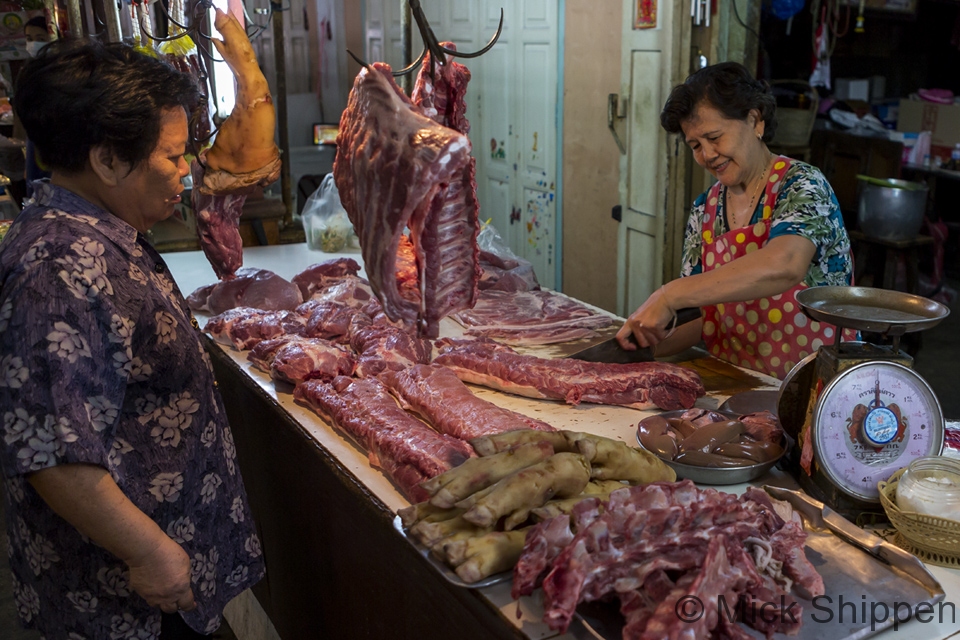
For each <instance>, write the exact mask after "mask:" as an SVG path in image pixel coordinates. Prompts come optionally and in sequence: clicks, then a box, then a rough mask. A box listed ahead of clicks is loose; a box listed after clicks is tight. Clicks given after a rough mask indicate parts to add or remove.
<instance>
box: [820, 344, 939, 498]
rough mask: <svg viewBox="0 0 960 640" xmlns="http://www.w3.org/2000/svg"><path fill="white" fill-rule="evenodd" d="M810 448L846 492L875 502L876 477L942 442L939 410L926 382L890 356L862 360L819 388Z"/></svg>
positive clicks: (886, 474)
mask: <svg viewBox="0 0 960 640" xmlns="http://www.w3.org/2000/svg"><path fill="white" fill-rule="evenodd" d="M813 420H814V421H813V451H814V456H815V457H816V460H817V462H818V463H819V464H820V467H821V468H822V469H823V471H824V473H826V475H827V477H828V478H829V479H830V481H831V482H832V483H833V484H834V485H836V486H837V488H839V489H840V490H841V491H843V492H844V493H847V494H848V495H850V496H852V497H854V498H857V499H859V500H864V501H867V502H879V500H880V494H879V492H878V491H877V482H879V481H881V480H886V479H887V478H889V477H890V476H891V475H892V474H893V473H894V472H895V471H897V470H898V469H901V468H903V467H905V466H907V465H908V464H910V462H911V461H913V460H915V459H916V458H921V457H923V456H933V455H938V454H939V453H940V451H941V450H942V448H943V434H944V428H943V413H942V412H941V410H940V403H939V402H937V397H936V396H935V395H934V393H933V390H932V389H931V388H930V385H928V384H927V383H926V381H925V380H924V379H923V378H921V377H920V376H919V375H918V374H917V373H916V372H915V371H913V370H912V369H908V368H907V367H904V366H903V365H900V364H897V363H894V362H882V361H876V362H864V363H862V364H858V365H856V366H855V367H851V368H850V369H847V370H846V371H843V372H841V373H840V374H838V375H837V376H836V377H835V378H834V379H833V380H831V381H830V383H829V384H828V385H827V386H826V387H825V388H824V390H823V393H822V394H820V397H819V399H818V400H817V406H816V408H815V409H814V416H813Z"/></svg>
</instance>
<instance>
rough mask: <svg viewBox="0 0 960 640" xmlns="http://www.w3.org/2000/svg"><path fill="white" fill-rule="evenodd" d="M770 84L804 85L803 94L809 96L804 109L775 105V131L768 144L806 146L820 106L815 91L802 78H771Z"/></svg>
mask: <svg viewBox="0 0 960 640" xmlns="http://www.w3.org/2000/svg"><path fill="white" fill-rule="evenodd" d="M770 85H771V86H776V85H791V86H793V87H800V86H802V87H805V91H803V93H804V95H806V96H807V97H808V98H810V106H809V107H808V108H806V109H793V108H790V107H777V132H776V134H774V136H773V140H772V141H771V142H770V144H772V145H776V146H780V147H805V146H807V145H808V144H810V134H811V132H813V123H814V121H815V120H816V119H817V111H818V110H819V108H820V98H819V96H818V95H817V92H816V91H815V90H814V89H813V87H811V86H810V85H809V84H808V83H806V82H804V81H803V80H773V81H771V82H770Z"/></svg>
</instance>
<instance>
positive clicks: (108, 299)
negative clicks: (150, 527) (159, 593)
mask: <svg viewBox="0 0 960 640" xmlns="http://www.w3.org/2000/svg"><path fill="white" fill-rule="evenodd" d="M34 186H35V192H34V201H32V203H31V204H29V206H27V207H26V208H24V210H23V212H22V213H21V214H20V215H19V217H18V218H17V220H16V221H15V223H14V225H13V226H12V227H11V229H10V232H9V234H8V235H7V237H6V238H5V239H4V241H3V243H2V244H0V418H2V424H0V438H2V446H0V466H2V468H3V473H4V477H5V488H6V491H5V494H6V500H7V502H6V507H7V524H8V536H9V548H8V549H7V552H8V555H9V558H10V564H11V568H12V569H13V575H14V597H15V600H16V605H17V609H18V611H19V614H20V618H21V621H22V622H23V624H24V625H25V626H27V627H33V628H36V629H38V630H39V631H40V633H41V634H42V635H43V636H44V637H45V638H46V640H54V639H59V638H69V639H71V640H79V639H80V638H89V639H90V640H94V639H96V640H103V639H110V640H118V639H121V638H138V639H140V638H156V637H157V636H158V634H159V631H160V610H159V609H157V608H154V607H150V606H148V605H147V604H146V602H145V601H144V600H143V599H142V598H141V597H140V596H139V595H137V594H136V593H135V592H133V590H132V589H131V588H130V584H129V581H128V571H127V568H126V566H125V565H124V563H123V562H121V561H120V560H119V559H118V558H116V557H115V556H113V555H111V554H110V553H109V552H107V551H105V550H104V549H102V548H100V547H98V546H96V545H94V544H92V543H91V542H90V541H89V539H87V538H85V537H84V536H82V535H81V534H80V533H79V532H78V531H77V530H76V529H75V528H73V527H72V526H70V525H69V524H67V523H66V522H64V521H63V520H62V519H60V517H59V516H57V515H56V514H55V513H54V512H53V511H52V510H51V509H50V508H49V507H48V506H47V505H46V503H45V502H44V501H43V500H42V499H41V498H40V496H39V495H38V494H37V492H36V491H35V490H34V489H33V487H32V486H31V485H30V483H29V482H26V480H25V475H26V474H29V473H30V472H32V471H37V470H39V469H45V468H47V467H52V466H54V465H57V464H76V463H85V464H93V465H99V466H101V467H103V468H105V469H107V470H108V471H109V472H110V474H111V476H113V479H114V480H115V481H116V483H117V485H118V486H119V487H120V489H121V490H122V491H123V493H124V494H125V495H126V496H127V497H128V498H129V499H130V500H131V501H132V502H133V503H134V504H135V505H136V506H137V507H138V508H139V509H140V510H142V511H143V512H144V513H146V514H147V515H148V516H150V517H151V518H152V519H153V520H154V521H155V522H156V523H157V524H158V525H159V526H160V527H161V528H162V529H163V530H164V531H165V532H166V533H167V535H169V536H170V537H171V538H172V539H173V540H175V541H176V542H178V543H179V544H180V545H181V546H182V547H183V549H184V550H185V551H186V552H187V554H188V555H189V556H190V559H191V572H192V575H191V579H192V585H191V586H192V588H193V593H194V596H195V598H196V601H197V609H196V610H194V611H192V612H189V613H183V614H182V615H183V618H184V620H185V621H186V622H187V623H188V624H189V625H190V626H191V627H193V628H194V629H196V630H197V631H200V632H206V633H210V632H212V631H213V630H215V629H216V628H217V626H219V624H220V615H221V613H222V611H223V607H224V605H225V604H226V603H227V602H228V601H229V600H230V599H232V598H233V597H234V596H236V595H237V594H238V593H240V592H241V591H243V590H244V589H245V588H247V587H249V586H250V585H252V584H253V583H255V582H256V581H257V580H258V579H260V577H261V576H262V575H263V573H264V567H263V559H262V554H261V549H260V542H259V539H258V538H257V535H256V533H255V531H254V527H253V522H252V520H251V517H250V512H249V509H248V507H247V503H246V495H245V493H244V489H243V483H242V480H241V478H240V471H239V469H238V467H237V463H236V451H235V448H234V443H233V435H232V434H231V432H230V429H229V427H228V425H227V420H226V416H225V413H224V409H223V405H222V401H221V399H220V394H219V393H218V391H217V390H216V382H215V381H214V377H213V369H212V366H211V364H210V360H209V358H208V357H207V354H206V353H205V352H204V349H203V346H202V344H201V342H200V339H199V337H198V330H197V328H196V324H195V320H193V317H192V316H191V315H190V312H189V311H188V309H187V305H186V303H185V302H184V299H183V296H182V295H181V293H180V291H179V289H178V288H177V286H176V284H175V283H174V281H173V279H172V278H171V276H170V274H169V272H168V270H167V267H166V265H165V264H164V261H163V259H162V258H161V257H160V255H159V254H158V253H157V252H156V251H155V250H154V249H153V248H152V247H151V246H150V245H149V244H148V243H147V242H146V240H145V239H144V238H143V236H142V235H141V234H139V233H137V231H136V230H135V229H134V228H133V227H131V226H130V225H128V224H127V223H126V222H123V221H122V220H120V219H119V218H117V217H115V216H113V215H112V214H110V213H108V212H106V211H104V210H102V209H100V208H98V207H96V206H94V205H93V204H91V203H89V202H87V201H86V200H84V199H82V198H80V197H79V196H77V195H75V194H74V193H72V192H70V191H67V190H65V189H62V188H58V187H54V186H52V185H50V184H49V183H46V182H36V183H34Z"/></svg>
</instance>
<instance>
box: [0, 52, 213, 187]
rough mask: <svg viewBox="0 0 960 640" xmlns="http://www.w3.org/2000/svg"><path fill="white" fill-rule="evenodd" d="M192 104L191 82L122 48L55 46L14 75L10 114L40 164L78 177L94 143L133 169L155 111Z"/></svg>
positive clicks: (154, 133) (152, 128)
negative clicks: (24, 130) (16, 118)
mask: <svg viewBox="0 0 960 640" xmlns="http://www.w3.org/2000/svg"><path fill="white" fill-rule="evenodd" d="M197 99H198V89H197V85H196V82H195V81H194V79H193V78H192V77H191V76H188V75H187V74H184V73H181V72H179V71H177V70H176V69H174V68H173V67H172V66H171V65H169V64H167V63H166V62H163V61H161V60H158V59H156V58H151V57H149V56H146V55H144V54H142V53H139V52H137V51H135V50H134V49H133V48H132V47H130V46H128V45H124V44H108V45H104V44H101V43H100V42H97V41H95V40H88V39H79V40H57V41H55V42H52V43H50V44H48V45H47V46H46V47H44V48H43V49H42V50H41V51H40V53H39V54H38V56H37V57H36V58H34V59H33V60H31V61H30V62H28V63H27V64H26V65H25V66H24V68H23V70H22V71H21V72H20V75H19V76H18V78H17V82H16V86H15V88H14V95H13V108H14V111H15V112H16V113H17V116H18V117H19V118H20V121H21V122H22V123H23V126H24V129H26V132H27V137H29V138H30V140H31V141H33V144H34V145H35V146H36V149H37V153H38V154H39V156H40V159H41V160H42V161H43V162H44V164H46V165H47V166H49V167H50V168H51V169H53V170H54V171H56V170H60V171H63V172H66V173H78V172H80V171H83V169H84V168H85V167H86V165H87V161H88V159H89V156H90V149H92V148H93V147H95V146H97V145H104V146H105V147H107V148H108V149H111V150H112V151H113V152H114V153H115V154H116V156H117V157H118V158H119V159H120V160H122V161H124V162H126V163H129V164H130V166H131V168H134V167H136V166H137V165H138V164H140V163H141V162H143V161H144V160H146V159H147V158H149V157H150V154H151V153H152V152H153V150H154V148H155V147H156V146H157V143H158V141H159V139H160V116H161V112H162V111H164V110H166V109H172V108H176V107H183V108H184V109H185V110H186V112H187V115H188V116H189V114H190V112H191V110H192V109H193V108H194V107H195V105H196V103H197Z"/></svg>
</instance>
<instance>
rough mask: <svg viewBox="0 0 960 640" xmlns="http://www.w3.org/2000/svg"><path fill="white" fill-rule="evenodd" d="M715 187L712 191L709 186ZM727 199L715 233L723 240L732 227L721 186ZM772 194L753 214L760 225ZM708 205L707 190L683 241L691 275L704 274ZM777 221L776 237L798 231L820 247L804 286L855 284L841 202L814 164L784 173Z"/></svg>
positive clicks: (683, 271) (684, 269)
mask: <svg viewBox="0 0 960 640" xmlns="http://www.w3.org/2000/svg"><path fill="white" fill-rule="evenodd" d="M708 191H709V190H708ZM720 193H721V198H720V201H719V203H718V205H717V217H716V219H715V220H714V228H713V237H714V238H719V237H720V236H721V235H723V234H724V233H727V232H728V231H730V229H729V227H728V226H727V216H726V212H725V205H726V201H727V198H726V195H727V190H726V188H725V187H721V188H720ZM765 199H766V194H764V197H762V198H761V199H760V202H758V203H757V208H756V210H755V211H754V212H753V217H751V218H750V224H751V225H753V224H756V223H757V222H759V221H760V219H761V217H762V216H763V207H764V205H765V204H767V203H766V202H765ZM706 204H707V192H704V193H702V194H700V196H699V197H698V198H697V199H696V201H695V202H694V203H693V210H692V211H691V212H690V218H689V219H688V220H687V228H686V231H685V233H684V240H683V264H682V265H681V269H680V275H683V276H689V275H696V274H698V273H702V272H703V263H702V246H701V237H702V235H701V231H702V229H703V216H704V210H705V208H706ZM772 219H773V224H772V225H771V227H770V240H772V239H774V238H776V237H777V236H785V235H798V236H803V237H804V238H807V239H808V240H810V241H811V242H813V244H814V245H816V248H817V250H816V253H815V254H814V256H813V260H812V261H811V262H810V268H809V269H808V270H807V276H806V278H804V281H803V282H804V284H806V285H807V286H808V287H817V286H823V285H849V284H850V283H851V280H852V277H853V263H852V261H851V259H850V238H849V236H848V235H847V229H846V227H844V225H843V216H842V215H841V214H840V203H839V202H837V196H836V195H835V194H834V193H833V188H832V187H831V186H830V183H829V182H827V179H826V178H825V177H824V176H823V174H822V173H820V170H819V169H817V168H816V167H814V166H811V165H809V164H806V163H804V162H799V161H797V160H794V161H793V163H792V164H791V166H790V168H789V169H787V172H786V173H785V174H784V176H783V186H782V187H781V189H780V192H779V193H778V194H777V200H776V203H774V205H773V215H772Z"/></svg>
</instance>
